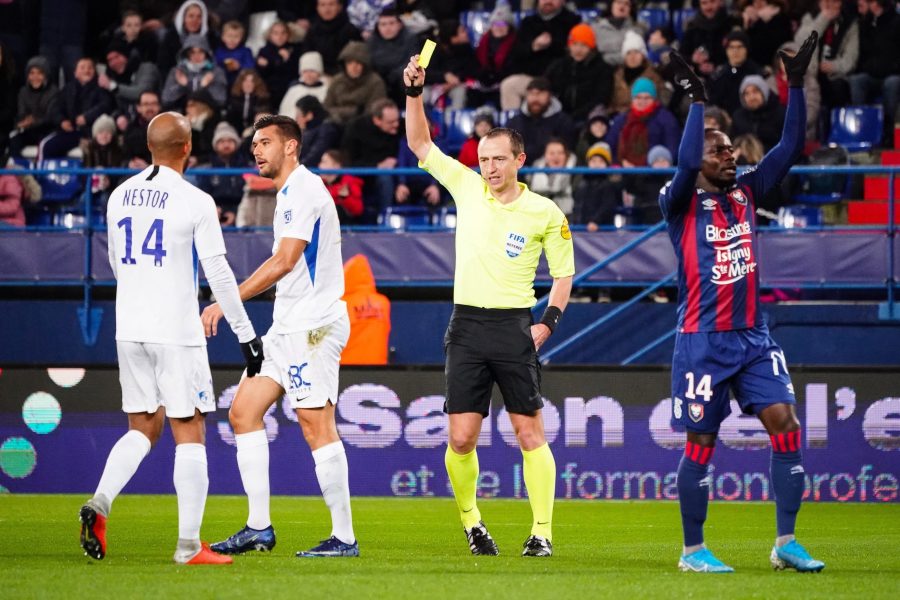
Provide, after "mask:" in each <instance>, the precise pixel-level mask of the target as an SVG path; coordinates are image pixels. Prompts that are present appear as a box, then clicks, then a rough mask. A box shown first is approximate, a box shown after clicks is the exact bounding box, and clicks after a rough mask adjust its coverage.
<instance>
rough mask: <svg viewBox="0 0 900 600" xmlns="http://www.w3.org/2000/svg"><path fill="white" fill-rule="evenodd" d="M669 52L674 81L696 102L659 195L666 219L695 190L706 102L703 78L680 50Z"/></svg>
mask: <svg viewBox="0 0 900 600" xmlns="http://www.w3.org/2000/svg"><path fill="white" fill-rule="evenodd" d="M670 56H671V61H672V65H673V68H674V69H673V70H674V74H675V77H674V79H675V84H676V85H678V86H680V87H681V88H683V89H684V91H685V92H687V94H688V95H689V96H690V97H691V100H693V102H692V103H691V108H690V110H689V111H688V117H687V121H686V122H685V124H684V133H683V134H682V136H681V144H679V146H678V168H677V170H676V171H675V176H674V177H673V178H672V181H671V183H669V184H668V185H667V186H666V187H665V188H663V190H662V191H661V192H660V195H659V206H660V209H662V213H663V215H664V216H665V217H666V219H669V218H670V217H672V216H674V215H677V214H678V213H680V212H681V211H682V210H684V209H685V208H686V207H687V205H688V202H689V201H690V199H691V197H692V196H693V194H694V185H695V184H696V182H697V173H699V172H700V164H701V163H702V162H703V104H704V103H705V102H706V90H705V89H704V87H703V81H702V80H701V79H700V78H699V77H698V76H697V74H696V73H694V71H693V69H691V67H690V66H689V65H688V64H687V61H685V60H684V59H683V58H682V57H681V55H680V54H678V53H677V52H672V53H671V55H670Z"/></svg>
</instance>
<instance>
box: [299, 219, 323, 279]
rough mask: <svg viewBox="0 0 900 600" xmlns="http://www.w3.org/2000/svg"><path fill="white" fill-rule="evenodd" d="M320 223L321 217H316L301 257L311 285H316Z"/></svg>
mask: <svg viewBox="0 0 900 600" xmlns="http://www.w3.org/2000/svg"><path fill="white" fill-rule="evenodd" d="M321 224H322V219H321V218H319V219H316V224H315V225H314V226H313V232H312V239H311V240H309V243H308V244H307V245H306V249H305V250H303V258H304V259H305V260H306V268H307V269H308V270H309V280H310V281H311V282H312V284H313V285H316V260H317V259H318V257H319V226H320V225H321Z"/></svg>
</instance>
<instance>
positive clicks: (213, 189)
mask: <svg viewBox="0 0 900 600" xmlns="http://www.w3.org/2000/svg"><path fill="white" fill-rule="evenodd" d="M240 143H241V137H240V136H239V135H238V132H237V131H235V130H234V127H232V126H231V125H230V124H229V123H227V122H225V121H222V122H221V123H219V124H218V125H216V129H215V131H214V133H213V138H212V147H213V154H212V155H211V156H210V159H209V163H208V164H206V165H205V166H208V167H212V168H214V169H216V168H221V169H236V168H243V167H247V166H249V165H250V160H249V158H243V157H242V156H240V153H238V151H237V150H238V146H239V145H240ZM199 183H200V189H202V190H203V191H204V192H206V193H207V194H209V195H210V196H212V197H213V199H214V200H215V201H216V208H217V209H218V211H219V222H220V223H221V224H222V225H223V226H225V227H228V226H231V225H234V223H235V217H236V215H237V207H238V205H239V204H240V203H241V198H242V197H243V195H244V180H243V178H242V177H241V176H240V175H204V176H202V177H200V182H199Z"/></svg>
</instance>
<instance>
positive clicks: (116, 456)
mask: <svg viewBox="0 0 900 600" xmlns="http://www.w3.org/2000/svg"><path fill="white" fill-rule="evenodd" d="M148 452H150V440H148V439H147V436H145V435H144V434H143V433H141V432H140V431H137V430H136V429H131V430H129V431H128V433H126V434H125V435H123V436H122V437H120V438H119V441H118V442H116V445H115V446H113V447H112V450H110V451H109V456H108V457H107V459H106V467H104V469H103V475H102V476H101V477H100V483H98V484H97V491H96V492H95V493H94V500H95V501H96V502H95V503H96V504H97V505H98V508H100V509H101V512H102V513H103V514H104V516H109V510H110V507H111V505H112V502H113V500H115V499H116V496H118V495H119V492H121V491H122V488H123V487H125V484H127V483H128V482H129V481H130V480H131V478H132V477H134V474H135V472H136V471H137V469H138V467H139V466H140V464H141V461H142V460H144V457H145V456H147V453H148Z"/></svg>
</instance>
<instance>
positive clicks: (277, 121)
mask: <svg viewBox="0 0 900 600" xmlns="http://www.w3.org/2000/svg"><path fill="white" fill-rule="evenodd" d="M273 125H274V126H275V127H277V128H278V132H279V133H280V134H281V137H282V138H284V140H285V141H287V140H297V145H298V146H299V145H300V144H301V143H303V132H302V131H301V130H300V126H299V125H297V121H295V120H294V119H292V118H290V117H285V116H284V115H263V116H261V117H260V118H258V119H257V120H256V123H254V124H253V131H254V132H257V131H259V130H260V129H265V128H266V127H271V126H273ZM298 154H299V150H298Z"/></svg>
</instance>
